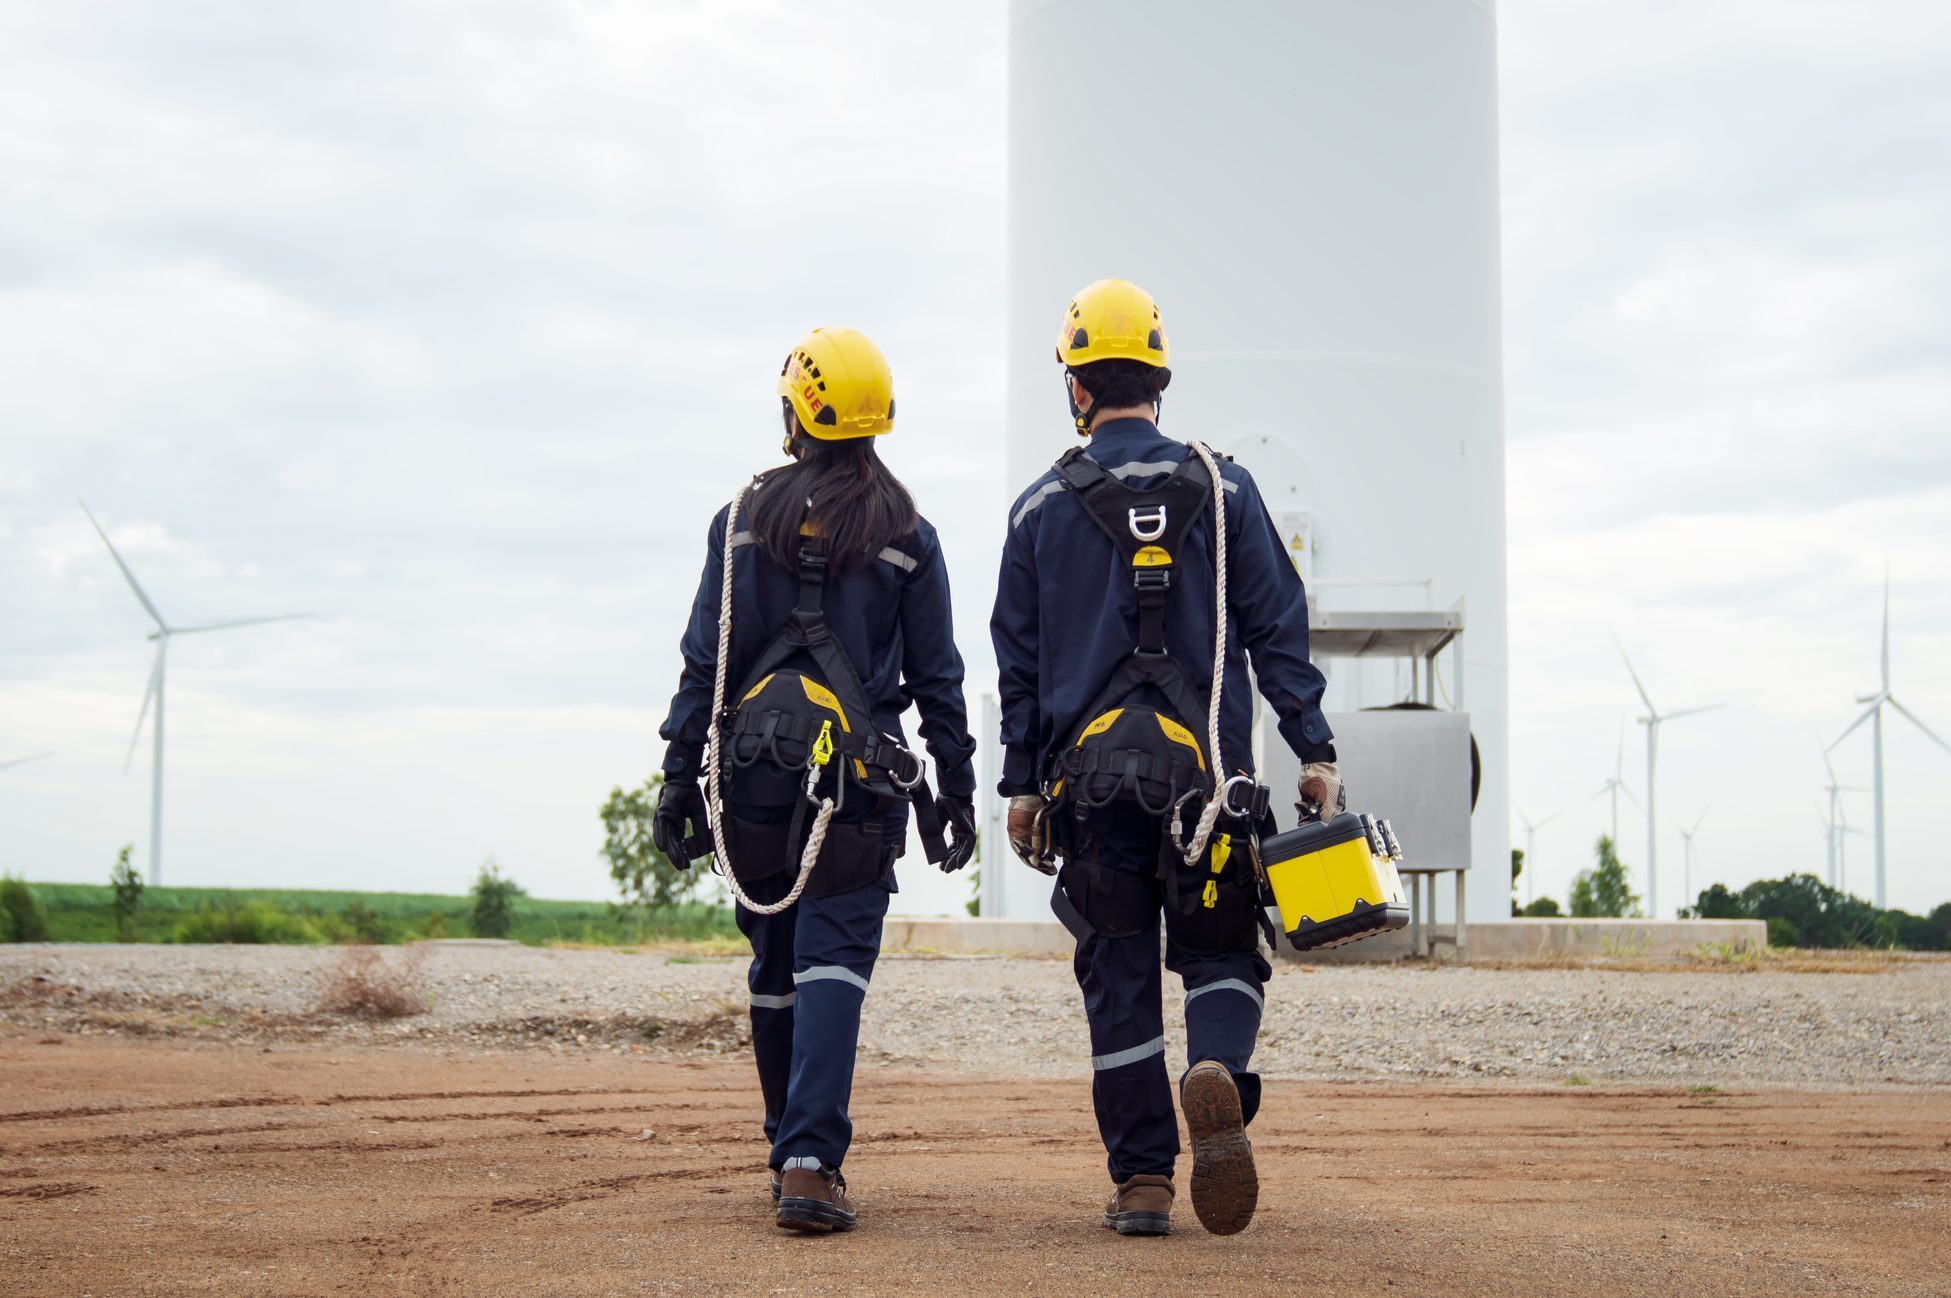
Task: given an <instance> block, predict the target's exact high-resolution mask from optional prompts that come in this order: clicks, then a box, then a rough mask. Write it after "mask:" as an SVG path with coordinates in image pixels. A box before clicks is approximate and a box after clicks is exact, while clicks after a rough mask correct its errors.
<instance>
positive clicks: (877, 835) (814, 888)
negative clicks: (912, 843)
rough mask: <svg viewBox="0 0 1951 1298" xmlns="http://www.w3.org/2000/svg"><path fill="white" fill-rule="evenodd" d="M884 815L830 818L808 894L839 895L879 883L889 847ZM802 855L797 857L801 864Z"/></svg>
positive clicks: (810, 880)
mask: <svg viewBox="0 0 1951 1298" xmlns="http://www.w3.org/2000/svg"><path fill="white" fill-rule="evenodd" d="M884 835H885V828H884V824H883V821H882V819H881V817H879V816H870V817H869V818H868V819H866V820H860V821H847V822H844V823H843V822H841V821H838V820H835V821H832V822H830V823H829V824H828V825H827V827H826V838H825V839H824V840H823V841H822V842H821V844H820V859H819V861H818V862H817V863H816V864H815V865H814V866H813V875H812V877H811V878H810V879H808V880H807V881H806V892H805V894H804V895H805V896H808V897H837V896H839V895H840V894H841V893H843V892H852V891H853V890H854V889H856V888H864V887H866V886H867V885H868V884H870V883H879V882H880V881H881V879H882V878H883V877H884V876H885V875H886V873H887V866H888V856H889V848H888V845H887V843H886V842H885V841H884ZM798 865H799V858H798V856H797V855H795V856H794V857H793V866H794V868H795V869H797V868H798Z"/></svg>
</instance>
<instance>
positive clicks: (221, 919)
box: [175, 901, 325, 944]
mask: <svg viewBox="0 0 1951 1298" xmlns="http://www.w3.org/2000/svg"><path fill="white" fill-rule="evenodd" d="M175 940H176V941H178V942H186V943H188V942H235V943H259V944H269V943H285V944H306V943H316V942H323V941H324V940H325V935H324V934H323V933H320V932H319V931H318V929H317V928H316V927H315V926H314V925H313V924H312V923H311V921H309V920H307V919H305V918H304V917H303V916H299V915H293V914H292V913H291V912H289V911H286V910H280V909H279V908H278V907H276V906H274V905H272V904H271V903H270V902H268V901H247V902H245V903H244V904H243V905H241V906H222V907H219V906H213V905H211V904H210V903H209V902H205V903H203V904H202V905H201V906H198V907H197V908H196V913H195V914H193V915H189V916H187V917H186V918H184V919H183V921H182V922H181V923H179V924H177V926H176V937H175Z"/></svg>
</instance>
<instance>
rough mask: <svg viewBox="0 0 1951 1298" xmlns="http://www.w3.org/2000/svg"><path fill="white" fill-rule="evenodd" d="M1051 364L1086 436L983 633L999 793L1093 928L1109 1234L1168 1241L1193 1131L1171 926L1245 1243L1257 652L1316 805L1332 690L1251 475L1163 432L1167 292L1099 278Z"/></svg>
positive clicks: (1258, 791)
mask: <svg viewBox="0 0 1951 1298" xmlns="http://www.w3.org/2000/svg"><path fill="white" fill-rule="evenodd" d="M1057 355H1058V359H1059V360H1060V361H1061V362H1062V363H1063V365H1064V368H1065V381H1066V388H1067V393H1068V396H1069V400H1070V407H1071V415H1072V418H1073V421H1074V423H1075V426H1076V428H1077V430H1078V432H1079V433H1080V434H1083V435H1085V436H1088V437H1089V439H1090V442H1089V445H1088V446H1087V447H1084V448H1078V449H1073V450H1072V451H1070V452H1068V453H1067V454H1065V455H1064V456H1063V457H1061V458H1060V459H1059V460H1058V461H1057V463H1056V465H1055V466H1054V467H1053V468H1052V469H1051V471H1050V472H1048V473H1046V474H1045V475H1043V476H1042V477H1041V478H1039V479H1038V480H1037V481H1036V482H1035V483H1033V484H1031V486H1030V487H1029V488H1028V489H1027V490H1026V491H1024V492H1023V494H1022V495H1021V496H1019V497H1018V498H1017V500H1016V502H1015V504H1014V505H1013V506H1012V508H1011V511H1010V517H1009V519H1008V527H1009V531H1008V534H1007V537H1006V539H1005V542H1004V549H1003V562H1002V571H1001V574H1000V577H999V580H998V583H997V595H996V608H995V613H994V616H993V617H992V619H991V623H990V628H991V634H992V638H993V640H994V642H995V647H996V658H997V666H998V672H999V677H1000V681H1001V692H1002V713H1003V728H1002V731H1003V732H1002V739H1003V743H1004V749H1005V755H1004V762H1003V778H1002V781H1001V782H1000V784H999V785H998V789H997V791H998V792H999V793H1000V794H1002V795H1003V796H1005V797H1008V798H1009V799H1010V812H1009V836H1010V841H1011V846H1012V847H1013V848H1014V849H1015V850H1016V852H1017V854H1018V855H1019V856H1021V857H1022V858H1023V859H1024V860H1025V861H1026V862H1028V863H1029V864H1031V865H1033V866H1035V867H1036V868H1038V869H1041V870H1044V871H1045V872H1046V873H1051V874H1055V875H1056V876H1057V887H1056V890H1055V892H1054V894H1053V895H1052V899H1051V904H1052V907H1053V909H1054V910H1055V911H1056V912H1057V914H1058V917H1059V918H1060V919H1062V920H1063V921H1064V923H1065V925H1066V926H1067V927H1068V928H1069V929H1070V931H1071V933H1072V935H1073V936H1074V937H1075V938H1076V939H1077V952H1076V957H1075V961H1074V969H1075V972H1076V975H1077V981H1078V985H1079V987H1080V989H1081V990H1082V992H1083V995H1084V1008H1085V1014H1086V1017H1087V1019H1088V1021H1089V1025H1090V1035H1091V1056H1092V1059H1091V1064H1092V1098H1093V1104H1094V1107H1095V1109H1096V1112H1097V1121H1098V1129H1099V1133H1100V1135H1101V1136H1102V1137H1103V1139H1104V1144H1105V1148H1106V1152H1107V1154H1108V1156H1109V1158H1108V1162H1109V1170H1110V1173H1111V1179H1112V1182H1113V1187H1114V1188H1113V1191H1112V1195H1111V1200H1110V1202H1109V1203H1108V1204H1107V1205H1106V1208H1105V1212H1104V1224H1105V1225H1106V1226H1109V1227H1112V1228H1114V1229H1116V1230H1117V1231H1118V1232H1119V1233H1120V1234H1131V1235H1149V1234H1163V1233H1166V1232H1168V1231H1169V1229H1170V1212H1171V1207H1172V1201H1173V1197H1174V1193H1175V1191H1174V1184H1173V1170H1174V1165H1175V1163H1176V1160H1177V1157H1178V1153H1179V1141H1178V1124H1177V1121H1176V1119H1175V1116H1174V1113H1173V1109H1172V1096H1171V1087H1170V1085H1169V1083H1168V1081H1167V1078H1166V1071H1165V1065H1164V1052H1165V1034H1164V1022H1163V1013H1162V1007H1161V979H1160V973H1159V938H1160V929H1161V918H1162V926H1163V930H1164V938H1165V966H1166V968H1168V969H1170V970H1172V971H1173V972H1175V973H1177V974H1179V975H1180V977H1181V978H1182V979H1183V981H1184V984H1185V1008H1186V1045H1187V1063H1188V1068H1187V1070H1186V1072H1185V1073H1184V1074H1183V1075H1182V1077H1181V1081H1180V1094H1181V1100H1182V1103H1183V1105H1184V1108H1185V1114H1186V1124H1187V1127H1188V1129H1189V1130H1190V1131H1191V1133H1192V1137H1193V1162H1194V1166H1193V1176H1192V1199H1193V1207H1194V1209H1195V1211H1196V1212H1197V1213H1198V1216H1199V1219H1200V1221H1201V1222H1202V1223H1203V1224H1204V1225H1205V1226H1206V1227H1207V1229H1209V1230H1212V1231H1214V1232H1216V1233H1220V1234H1230V1233H1232V1232H1234V1231H1237V1230H1240V1229H1243V1228H1244V1227H1245V1226H1246V1224H1247V1223H1248V1222H1249V1221H1250V1220H1251V1219H1252V1216H1253V1212H1254V1207H1255V1203H1256V1201H1257V1196H1258V1178H1257V1175H1256V1173H1255V1170H1254V1164H1253V1156H1252V1147H1251V1145H1250V1143H1249V1142H1248V1141H1247V1138H1246V1125H1247V1124H1248V1123H1249V1122H1251V1121H1252V1119H1253V1116H1254V1112H1255V1111H1256V1110H1257V1108H1258V1106H1259V1096H1260V1079H1259V1077H1258V1075H1257V1074H1254V1073H1252V1072H1250V1071H1249V1064H1250V1061H1251V1058H1252V1054H1253V1048H1254V1041H1255V1037H1256V1036H1257V1034H1258V1031H1259V1024H1260V1011H1261V1007H1262V1004H1263V990H1262V989H1263V988H1264V986H1265V984H1266V982H1267V980H1268V978H1269V977H1270V976H1271V974H1272V968H1271V966H1270V965H1269V964H1268V962H1267V959H1266V957H1265V956H1264V955H1263V954H1262V953H1261V950H1260V938H1261V935H1262V932H1263V930H1264V928H1265V924H1266V920H1265V915H1264V912H1263V911H1262V908H1261V900H1262V898H1261V887H1260V880H1259V878H1258V876H1257V873H1256V871H1255V868H1254V866H1253V863H1252V853H1251V851H1249V850H1243V849H1240V848H1236V846H1235V844H1236V842H1239V843H1250V842H1251V841H1252V840H1253V838H1254V837H1255V836H1256V835H1257V834H1258V833H1260V832H1261V830H1262V829H1263V828H1264V826H1265V824H1266V823H1267V821H1266V797H1267V794H1266V790H1264V789H1263V788H1261V787H1260V786H1259V785H1258V784H1257V783H1256V782H1255V780H1254V778H1253V775H1252V772H1253V756H1252V745H1251V736H1250V734H1249V730H1250V725H1251V719H1252V699H1251V689H1250V685H1249V677H1248V672H1247V664H1248V663H1249V661H1250V662H1251V664H1252V669H1253V679H1254V680H1257V683H1258V684H1259V686H1260V689H1261V692H1262V694H1263V695H1264V696H1265V697H1266V699H1267V700H1268V702H1269V703H1270V704H1271V705H1272V706H1273V707H1274V709H1275V711H1276V713H1277V714H1278V716H1279V725H1280V731H1281V734H1282V736H1283V737H1284V738H1285V739H1286V740H1287V742H1288V743H1289V745H1290V746H1292V747H1293V748H1294V750H1295V752H1296V753H1297V754H1298V755H1299V756H1300V757H1301V758H1302V760H1303V762H1304V763H1305V765H1304V767H1303V776H1302V788H1301V794H1302V798H1303V801H1304V802H1308V803H1310V804H1312V805H1313V806H1314V807H1315V808H1316V809H1317V812H1318V814H1321V815H1324V816H1326V817H1332V816H1333V815H1334V813H1335V810H1336V809H1337V807H1338V806H1339V805H1340V802H1341V799H1340V792H1339V785H1340V777H1339V774H1338V773H1337V772H1336V770H1335V767H1334V756H1335V754H1334V748H1333V744H1332V739H1333V736H1332V734H1331V733H1330V731H1329V729H1328V726H1327V722H1326V721H1325V719H1324V718H1323V717H1322V715H1321V707H1320V703H1321V694H1322V691H1323V688H1324V686H1325V682H1324V681H1323V679H1322V677H1321V674H1320V673H1319V672H1318V671H1316V670H1315V668H1314V667H1313V666H1312V664H1310V663H1309V662H1308V658H1307V597H1306V592H1305V591H1304V590H1303V589H1302V587H1301V581H1300V577H1299V574H1298V573H1297V572H1296V571H1295V569H1294V565H1293V563H1292V561H1291V560H1290V559H1289V558H1288V556H1287V553H1286V549H1285V547H1284V546H1283V545H1282V544H1281V539H1280V536H1279V534H1278V532H1277V531H1276V530H1275V528H1274V526H1273V521H1272V519H1271V518H1270V517H1269V516H1268V513H1267V509H1266V506H1265V505H1264V503H1263V502H1262V501H1261V499H1260V496H1259V492H1258V489H1257V487H1256V486H1255V485H1254V482H1253V479H1252V477H1251V475H1250V474H1248V473H1247V472H1246V471H1245V470H1244V469H1242V468H1241V467H1239V466H1238V465H1234V464H1231V463H1228V462H1225V461H1223V460H1222V459H1221V458H1220V457H1218V456H1216V455H1214V454H1213V453H1212V452H1211V451H1210V450H1208V449H1207V448H1205V447H1203V446H1200V445H1197V444H1190V445H1189V444H1187V443H1183V442H1178V441H1174V440H1172V439H1170V438H1167V437H1165V436H1164V435H1163V434H1161V433H1160V432H1159V430H1158V426H1157V416H1158V409H1159V405H1160V402H1161V398H1162V393H1163V392H1164V389H1165V387H1166V384H1167V383H1168V382H1169V381H1170V378H1171V371H1170V370H1169V369H1167V368H1166V360H1167V346H1166V341H1165V336H1164V332H1163V327H1162V325H1161V323H1160V315H1159V311H1158V308H1157V306H1156V304H1154V303H1153V302H1152V300H1151V298H1150V297H1149V296H1148V295H1147V294H1145V293H1144V291H1143V290H1141V289H1139V288H1138V287H1137V286H1136V285H1133V284H1130V283H1126V282H1124V281H1119V280H1104V281H1099V282H1098V283H1096V284H1092V285H1090V286H1089V287H1087V288H1086V289H1084V290H1083V291H1082V292H1080V293H1079V294H1078V295H1077V298H1076V300H1075V301H1074V302H1072V303H1071V305H1070V306H1069V308H1067V309H1066V311H1065V313H1064V319H1063V324H1062V327H1061V331H1060V333H1059V341H1058V344H1057ZM1222 520H1223V526H1222ZM1059 862H1061V864H1059Z"/></svg>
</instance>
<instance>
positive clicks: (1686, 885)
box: [1673, 807, 1707, 906]
mask: <svg viewBox="0 0 1951 1298" xmlns="http://www.w3.org/2000/svg"><path fill="white" fill-rule="evenodd" d="M1705 819H1707V809H1706V808H1705V807H1703V808H1701V811H1700V814H1699V815H1698V816H1695V817H1694V823H1693V824H1691V825H1682V824H1680V823H1679V822H1678V821H1675V822H1674V826H1673V827H1674V828H1675V829H1678V830H1679V831H1680V846H1681V851H1682V855H1683V857H1684V863H1683V864H1682V865H1681V867H1680V887H1681V889H1682V891H1683V892H1684V894H1685V896H1686V898H1687V904H1688V905H1689V906H1691V905H1693V904H1694V900H1693V899H1694V835H1695V834H1696V833H1697V832H1699V830H1700V822H1701V821H1703V820H1705Z"/></svg>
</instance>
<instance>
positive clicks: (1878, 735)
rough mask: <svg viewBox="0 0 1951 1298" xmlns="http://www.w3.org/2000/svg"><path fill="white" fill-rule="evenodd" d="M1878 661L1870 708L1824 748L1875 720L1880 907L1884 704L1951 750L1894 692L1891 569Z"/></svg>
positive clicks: (1880, 898) (1866, 698)
mask: <svg viewBox="0 0 1951 1298" xmlns="http://www.w3.org/2000/svg"><path fill="white" fill-rule="evenodd" d="M1877 661H1878V664H1879V667H1880V669H1881V672H1882V675H1881V678H1880V682H1879V684H1878V686H1877V691H1876V693H1874V694H1865V695H1862V696H1861V697H1859V698H1858V699H1857V700H1856V701H1857V702H1858V703H1867V704H1869V705H1870V706H1869V707H1868V708H1866V709H1865V710H1864V711H1863V713H1862V715H1860V716H1858V717H1857V718H1856V720H1854V721H1852V722H1850V723H1849V728H1848V729H1846V730H1844V731H1843V733H1842V734H1840V735H1837V736H1836V741H1835V743H1832V744H1830V745H1829V747H1828V748H1826V749H1824V750H1823V752H1824V754H1825V755H1827V754H1828V753H1832V752H1834V751H1835V750H1836V745H1837V744H1840V743H1842V742H1843V740H1845V739H1847V738H1849V737H1850V735H1851V734H1852V733H1854V732H1855V730H1856V727H1858V726H1860V725H1862V724H1863V723H1864V722H1865V721H1869V722H1871V723H1872V725H1871V734H1872V735H1873V736H1874V740H1873V742H1874V744H1875V750H1874V751H1875V758H1874V762H1875V764H1874V766H1872V768H1871V778H1870V792H1871V799H1872V801H1873V802H1874V803H1875V806H1876V904H1877V908H1878V909H1879V910H1881V909H1882V908H1883V907H1884V906H1885V905H1886V904H1887V902H1886V900H1885V894H1884V872H1883V857H1884V842H1885V838H1884V833H1883V709H1884V706H1885V705H1886V704H1887V705H1889V706H1890V707H1892V708H1895V709H1896V710H1897V712H1898V713H1899V714H1900V715H1901V716H1902V717H1903V718H1904V720H1906V721H1908V722H1910V724H1911V725H1913V726H1916V727H1917V728H1918V729H1919V730H1921V731H1923V732H1924V735H1925V737H1926V738H1927V739H1929V740H1930V741H1931V742H1932V743H1934V744H1936V745H1937V746H1938V747H1939V748H1942V749H1943V750H1944V751H1945V752H1947V753H1951V744H1947V743H1945V742H1944V741H1943V740H1942V739H1940V738H1938V734H1937V731H1935V730H1933V729H1931V728H1930V727H1929V726H1927V725H1925V724H1924V723H1923V722H1922V721H1920V720H1919V719H1918V717H1917V714H1916V713H1914V712H1912V711H1911V710H1910V709H1909V708H1907V707H1905V706H1904V705H1903V704H1901V703H1899V702H1897V699H1896V696H1895V695H1893V694H1891V692H1890V574H1889V573H1888V572H1887V571H1886V572H1885V573H1884V574H1883V647H1882V650H1881V652H1880V653H1879V655H1878V659H1877Z"/></svg>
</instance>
